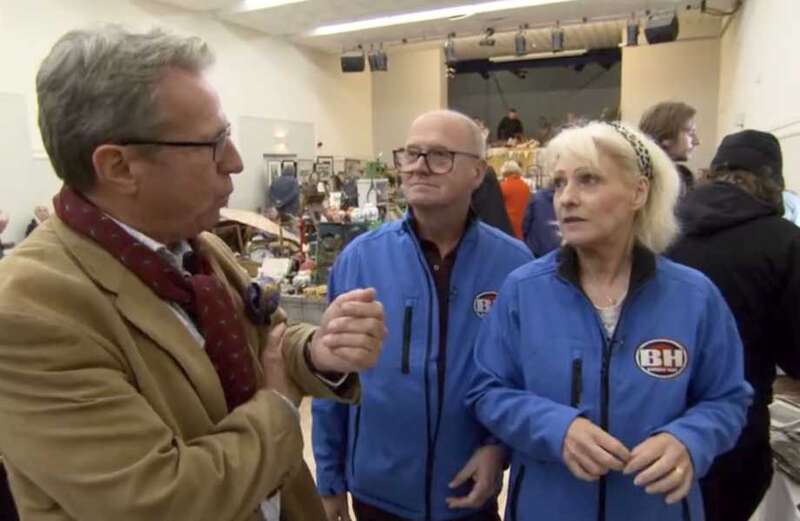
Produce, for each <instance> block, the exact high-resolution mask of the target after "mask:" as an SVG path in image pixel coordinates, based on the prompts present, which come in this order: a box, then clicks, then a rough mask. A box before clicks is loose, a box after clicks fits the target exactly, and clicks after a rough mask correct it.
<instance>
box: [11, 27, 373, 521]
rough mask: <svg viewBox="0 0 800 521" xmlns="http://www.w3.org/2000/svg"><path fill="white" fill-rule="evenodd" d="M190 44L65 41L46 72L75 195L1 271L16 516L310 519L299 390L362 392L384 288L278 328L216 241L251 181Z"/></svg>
mask: <svg viewBox="0 0 800 521" xmlns="http://www.w3.org/2000/svg"><path fill="white" fill-rule="evenodd" d="M212 60H213V56H212V54H211V52H210V50H209V49H208V47H207V46H206V44H205V43H203V42H202V41H201V40H199V39H198V38H182V37H176V36H172V35H169V34H165V33H164V32H161V31H158V30H155V31H151V32H148V33H131V32H128V31H126V30H124V29H122V28H120V27H116V26H109V27H104V28H101V29H97V30H93V31H73V32H70V33H68V34H66V35H64V36H63V37H62V38H61V39H60V40H59V41H58V42H57V43H56V44H55V46H54V47H53V48H52V50H51V51H50V53H49V55H48V56H47V57H46V58H45V60H44V62H43V63H42V65H41V67H40V69H39V73H38V75H37V78H36V87H37V94H38V101H39V126H40V130H41V132H42V138H43V141H44V145H45V148H46V149H47V152H48V154H49V156H50V159H51V161H52V164H53V167H54V169H55V171H56V173H57V174H58V176H59V177H60V178H61V179H62V180H63V181H64V186H63V188H62V189H61V191H60V192H59V193H58V195H56V197H55V198H54V206H55V215H54V216H53V217H51V218H50V219H47V221H45V222H44V223H43V224H42V225H41V226H39V227H37V229H36V230H35V231H34V232H33V233H32V234H31V236H30V237H29V238H28V239H26V240H25V241H24V242H23V243H22V244H21V245H20V246H19V247H17V248H15V250H14V251H13V252H12V253H11V254H10V255H9V256H8V257H7V258H5V259H4V260H3V262H2V264H0V331H2V332H3V334H2V338H0V425H2V426H3V428H2V429H0V454H2V455H3V457H4V463H5V468H6V471H7V473H8V477H9V482H10V485H11V491H12V493H13V496H14V498H15V500H16V503H17V508H18V509H19V512H20V517H21V518H22V519H24V520H26V521H31V520H32V521H36V520H45V519H46V520H48V521H53V520H63V521H67V520H78V519H79V520H89V519H98V520H101V519H102V520H114V521H140V520H141V521H145V520H147V521H151V520H156V519H164V520H166V519H187V520H188V519H191V520H193V521H194V520H208V521H212V520H213V521H223V520H224V521H240V520H241V521H256V520H261V519H264V518H266V519H267V520H268V521H277V520H278V519H282V520H295V521H306V520H314V521H318V520H321V519H324V517H325V516H324V512H323V510H322V505H321V502H320V501H319V499H318V498H317V496H316V494H315V493H314V488H313V480H312V478H311V475H310V473H309V471H308V469H307V467H306V466H305V465H304V463H303V460H302V437H301V431H300V423H299V421H298V414H297V409H296V405H295V404H296V403H297V402H298V401H299V399H300V397H301V396H302V395H303V394H314V395H317V396H324V397H328V398H339V399H354V398H356V397H357V393H358V391H359V387H358V382H357V376H356V375H355V374H353V373H354V372H356V371H358V370H361V369H365V368H367V367H369V366H371V365H372V364H374V362H375V360H376V359H377V355H378V351H379V346H380V343H381V340H382V337H383V335H384V327H383V311H382V307H381V305H380V303H378V302H376V301H375V299H374V290H372V289H355V290H354V291H352V292H349V293H346V294H343V295H341V296H340V297H339V298H338V299H336V300H335V301H333V303H332V305H331V306H330V307H329V308H328V310H327V311H326V312H325V314H324V315H323V317H322V324H321V325H320V327H319V328H318V329H315V328H313V327H311V326H308V325H293V326H289V327H287V326H286V324H285V322H286V320H285V319H286V317H285V314H284V313H283V312H282V310H281V309H280V307H279V306H278V294H277V293H276V292H275V289H274V287H271V286H268V285H260V284H256V283H252V282H251V280H250V279H249V277H248V276H247V274H246V273H245V272H244V271H243V270H242V269H241V267H239V266H238V265H237V263H236V261H235V258H234V256H233V254H232V253H231V251H230V250H228V249H227V247H225V245H224V244H223V243H222V242H221V241H220V240H219V239H218V238H216V237H215V236H213V235H211V234H209V233H207V232H206V230H208V229H209V228H210V227H212V226H213V225H214V224H215V223H216V222H217V220H218V219H219V211H220V208H221V207H222V206H224V205H225V204H227V200H228V196H229V195H230V194H231V192H232V190H233V185H232V182H231V175H233V174H237V173H239V172H241V170H242V162H241V157H240V156H239V153H238V151H237V149H236V147H235V146H234V144H233V142H232V141H231V139H230V124H229V123H228V120H227V118H226V116H225V113H224V112H223V111H222V108H221V107H220V102H219V98H218V96H217V93H216V91H215V90H214V89H213V87H212V86H211V85H210V84H209V82H208V81H207V79H206V77H205V71H206V69H207V68H208V67H209V66H210V64H211V62H212Z"/></svg>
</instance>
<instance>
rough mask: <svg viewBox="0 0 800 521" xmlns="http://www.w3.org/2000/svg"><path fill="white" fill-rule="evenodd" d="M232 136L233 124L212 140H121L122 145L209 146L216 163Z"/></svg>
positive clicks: (220, 158)
mask: <svg viewBox="0 0 800 521" xmlns="http://www.w3.org/2000/svg"><path fill="white" fill-rule="evenodd" d="M230 137H231V126H230V125H228V126H227V127H225V130H223V131H222V132H221V133H220V134H219V136H217V137H216V138H215V139H213V140H212V141H156V140H148V139H123V140H121V141H120V142H119V144H120V145H122V146H129V145H134V146H138V145H155V146H161V147H209V148H210V149H211V159H212V161H214V162H215V163H218V162H219V161H221V160H222V155H223V154H224V153H225V146H226V145H227V144H228V139H230Z"/></svg>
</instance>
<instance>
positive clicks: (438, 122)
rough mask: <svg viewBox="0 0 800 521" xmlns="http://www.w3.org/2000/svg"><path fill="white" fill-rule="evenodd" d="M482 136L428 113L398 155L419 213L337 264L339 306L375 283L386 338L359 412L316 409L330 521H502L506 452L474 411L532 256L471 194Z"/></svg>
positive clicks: (480, 167) (364, 239) (355, 245)
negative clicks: (494, 335) (471, 387)
mask: <svg viewBox="0 0 800 521" xmlns="http://www.w3.org/2000/svg"><path fill="white" fill-rule="evenodd" d="M484 154H485V144H484V140H483V137H482V135H481V131H480V128H479V127H478V126H477V125H476V124H475V123H474V122H473V121H472V120H470V119H469V118H467V117H466V116H464V115H462V114H459V113H456V112H450V111H437V112H430V113H426V114H423V115H422V116H420V117H419V118H417V119H416V120H415V121H414V123H413V124H412V125H411V128H410V130H409V132H408V138H407V140H406V143H405V146H404V147H403V148H399V149H397V150H395V151H394V163H395V167H396V168H397V169H398V171H399V172H400V175H401V179H402V188H403V192H404V194H405V196H406V199H407V200H408V204H409V207H410V208H409V212H408V214H407V215H406V216H405V218H404V219H402V220H399V221H395V222H391V223H387V224H385V225H383V226H382V227H380V228H379V229H377V230H374V231H372V232H370V233H368V234H365V235H361V236H360V237H358V238H357V239H356V240H354V241H353V242H352V243H350V245H348V247H347V248H345V250H344V251H343V252H342V253H341V254H340V255H339V257H338V258H337V261H336V264H335V265H334V267H333V269H332V271H331V276H330V279H329V282H328V292H329V298H331V299H334V298H336V296H337V295H339V294H340V293H342V292H346V291H348V290H349V289H350V288H354V287H362V286H365V285H366V286H372V287H375V288H376V290H377V298H378V300H380V301H381V302H382V304H383V306H384V309H385V316H386V325H387V329H388V332H389V334H388V336H387V337H386V338H385V340H384V343H383V347H382V349H383V351H382V353H381V355H380V357H379V360H378V363H377V365H376V366H375V368H374V369H370V370H368V371H365V372H363V373H361V382H362V397H361V402H360V405H358V406H353V407H350V406H341V405H338V404H336V403H334V402H332V401H327V400H319V401H315V403H314V405H313V419H314V421H313V437H314V455H315V458H316V462H317V484H318V487H319V490H320V493H321V495H322V496H323V504H324V506H325V509H326V513H327V515H328V519H329V521H339V520H349V519H350V517H349V514H348V508H347V497H348V494H350V495H351V496H352V500H353V510H354V511H355V514H356V519H358V520H360V521H384V520H391V521H397V520H429V521H440V520H459V521H464V520H470V521H478V520H480V521H483V520H498V519H499V517H498V514H497V503H496V495H497V492H498V490H499V484H500V478H501V473H502V468H503V465H504V463H505V457H506V455H505V451H504V449H503V448H502V447H501V446H499V445H497V444H495V441H494V440H493V439H492V438H491V437H490V436H489V435H488V433H487V431H486V430H484V428H483V427H481V426H480V425H479V424H478V423H477V422H476V421H475V420H474V419H473V418H472V417H471V415H470V414H469V412H468V411H467V409H466V408H465V406H464V397H465V393H466V391H467V385H468V382H469V381H470V379H471V377H472V374H473V372H474V367H473V360H472V350H473V342H474V340H475V338H476V336H477V333H478V328H479V326H480V324H481V320H482V319H483V318H484V317H485V316H486V314H487V313H488V311H489V308H490V306H491V304H492V302H493V301H494V298H495V295H496V292H497V290H498V289H500V285H501V284H502V282H503V280H504V279H505V278H506V276H507V275H508V274H509V273H510V272H511V271H512V270H514V269H515V268H517V267H519V266H521V265H522V264H524V263H526V262H528V261H529V260H531V258H532V257H531V255H530V252H529V251H528V249H527V248H526V247H525V245H524V244H523V243H521V242H519V241H516V240H514V239H512V238H510V237H509V236H508V235H506V234H504V233H502V232H500V231H499V230H497V229H495V228H492V227H490V226H488V225H486V224H483V223H482V222H480V221H479V220H478V219H476V218H475V217H474V215H472V213H471V212H470V196H471V194H472V191H473V190H474V189H475V188H476V187H477V186H478V185H479V184H480V182H481V179H482V177H483V173H484V171H485V169H486V164H485V162H484Z"/></svg>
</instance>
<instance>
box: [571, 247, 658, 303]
mask: <svg viewBox="0 0 800 521" xmlns="http://www.w3.org/2000/svg"><path fill="white" fill-rule="evenodd" d="M556 263H557V266H558V268H557V269H558V275H559V276H560V277H561V278H563V279H564V280H566V281H567V282H569V283H571V284H572V285H574V286H575V287H576V288H578V289H581V284H580V267H579V265H578V252H577V251H575V248H574V247H572V246H570V245H566V246H562V247H561V249H560V250H559V251H558V254H557V258H556ZM655 272H656V256H655V254H654V253H653V252H651V251H650V250H648V249H647V248H645V247H644V246H642V245H641V244H639V243H638V242H637V243H635V244H634V245H633V264H632V266H631V280H630V282H629V284H628V295H630V294H631V293H633V291H634V290H636V289H637V288H638V287H639V286H641V285H643V284H644V283H645V281H647V279H649V278H650V277H652V276H653V275H655ZM581 291H583V290H581Z"/></svg>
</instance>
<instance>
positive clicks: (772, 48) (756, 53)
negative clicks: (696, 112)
mask: <svg viewBox="0 0 800 521" xmlns="http://www.w3.org/2000/svg"><path fill="white" fill-rule="evenodd" d="M798 30H800V2H798V1H797V0H747V1H746V2H745V4H744V7H743V8H742V10H741V11H740V12H739V13H738V14H737V15H736V16H734V17H733V18H732V19H731V24H730V26H729V27H728V28H727V30H726V31H725V33H724V34H723V36H722V45H721V57H720V93H719V119H718V129H719V137H720V139H721V138H722V137H723V136H724V135H726V134H729V133H731V132H736V131H738V130H741V129H743V128H754V129H758V130H764V131H768V132H773V133H774V134H775V135H776V136H778V138H779V139H780V141H781V148H782V150H783V174H784V178H785V180H786V185H787V187H788V188H791V189H794V190H800V67H798V51H800V46H798V43H797V36H798Z"/></svg>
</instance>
